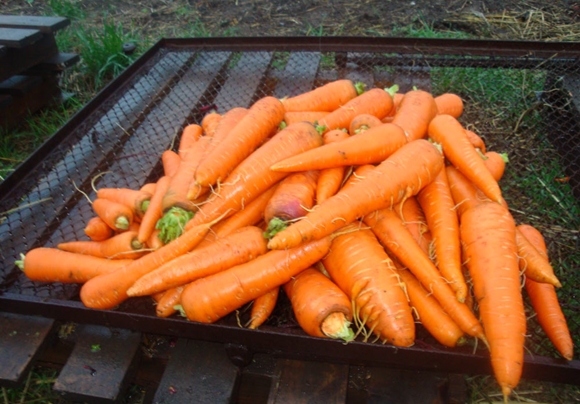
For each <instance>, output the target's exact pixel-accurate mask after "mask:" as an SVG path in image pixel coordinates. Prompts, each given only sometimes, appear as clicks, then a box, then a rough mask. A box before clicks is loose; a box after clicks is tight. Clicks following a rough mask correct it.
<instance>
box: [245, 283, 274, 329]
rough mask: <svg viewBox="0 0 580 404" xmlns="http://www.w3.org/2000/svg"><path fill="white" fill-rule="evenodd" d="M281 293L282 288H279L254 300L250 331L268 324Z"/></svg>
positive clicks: (249, 325)
mask: <svg viewBox="0 0 580 404" xmlns="http://www.w3.org/2000/svg"><path fill="white" fill-rule="evenodd" d="M279 293H280V287H279V286H277V287H275V288H272V289H270V290H269V291H267V292H266V293H264V294H263V295H262V296H258V297H257V298H255V299H254V302H253V303H252V310H251V311H250V321H249V322H248V328H249V329H251V330H253V329H256V328H258V327H259V326H261V325H262V324H264V323H265V322H266V320H267V319H268V317H270V314H272V312H273V311H274V308H275V307H276V302H277V301H278V295H279Z"/></svg>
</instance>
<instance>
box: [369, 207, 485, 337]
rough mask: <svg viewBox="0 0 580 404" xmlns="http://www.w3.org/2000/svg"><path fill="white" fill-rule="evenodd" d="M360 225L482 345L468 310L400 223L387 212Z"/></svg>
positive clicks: (476, 322)
mask: <svg viewBox="0 0 580 404" xmlns="http://www.w3.org/2000/svg"><path fill="white" fill-rule="evenodd" d="M364 222H365V223H366V224H367V225H368V226H370V227H371V230H372V231H373V233H375V235H376V236H377V238H378V239H379V240H380V242H381V244H383V245H384V246H385V248H387V249H388V250H389V251H390V252H391V253H392V254H393V255H394V256H395V257H396V258H397V259H398V260H399V261H400V262H401V264H403V265H404V266H406V267H407V268H408V269H409V271H411V272H412V273H413V275H415V276H416V277H417V279H418V280H419V282H421V285H423V287H424V288H425V289H427V290H428V291H430V292H431V293H432V294H433V296H434V297H435V298H436V299H437V301H438V302H439V304H441V307H443V310H445V312H446V313H447V314H449V316H450V317H451V318H452V319H453V320H454V321H455V322H456V323H457V325H458V326H459V327H460V328H461V329H462V330H463V331H464V332H465V333H466V334H469V335H471V336H473V337H477V338H480V339H481V340H484V341H485V336H484V333H483V329H482V327H481V324H480V323H479V321H477V318H476V317H475V315H474V314H473V313H472V312H471V311H470V310H469V308H468V307H467V306H466V305H465V304H463V303H461V302H459V301H458V300H457V297H456V296H455V293H454V292H453V290H452V289H451V287H450V286H449V284H448V283H447V282H446V281H445V280H444V279H443V278H442V277H441V274H440V273H439V271H438V270H437V267H435V265H434V264H433V263H432V262H431V260H430V259H429V257H428V256H427V255H426V254H425V253H424V252H423V250H422V249H421V247H419V245H418V244H417V243H416V242H415V240H414V239H413V237H412V236H411V234H410V233H409V231H408V230H407V229H406V228H405V226H404V225H403V223H402V221H401V219H400V218H399V217H398V216H397V214H396V213H395V212H394V211H392V210H391V209H380V210H378V211H376V212H373V213H371V214H370V215H366V216H365V218H364Z"/></svg>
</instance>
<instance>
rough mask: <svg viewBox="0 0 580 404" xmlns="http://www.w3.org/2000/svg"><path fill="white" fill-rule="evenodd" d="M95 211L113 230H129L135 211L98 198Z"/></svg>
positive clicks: (94, 205) (94, 204)
mask: <svg viewBox="0 0 580 404" xmlns="http://www.w3.org/2000/svg"><path fill="white" fill-rule="evenodd" d="M92 206H93V210H94V211H95V213H96V214H97V216H99V217H100V218H101V219H103V221H104V222H105V223H107V226H109V227H110V228H112V229H113V230H121V231H122V230H127V229H128V228H129V226H130V225H131V223H133V210H132V209H131V208H129V207H127V206H125V205H123V204H121V203H118V202H115V201H111V200H109V199H104V198H97V199H95V200H94V201H93V205H92Z"/></svg>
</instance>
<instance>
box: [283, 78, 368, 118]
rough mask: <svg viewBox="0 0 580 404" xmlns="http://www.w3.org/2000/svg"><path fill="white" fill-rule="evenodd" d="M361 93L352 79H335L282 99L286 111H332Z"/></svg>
mask: <svg viewBox="0 0 580 404" xmlns="http://www.w3.org/2000/svg"><path fill="white" fill-rule="evenodd" d="M358 94H359V89H358V88H357V86H356V85H355V84H354V83H353V82H352V81H351V80H346V79H343V80H335V81H331V82H329V83H326V84H324V85H322V86H320V87H317V88H315V89H313V90H310V91H307V92H305V93H302V94H298V95H295V96H293V97H288V98H284V99H282V104H284V109H285V110H286V112H302V111H325V112H332V111H334V110H336V109H337V108H340V107H341V106H342V105H344V104H346V103H347V102H348V101H350V100H351V99H353V98H355V97H356V96H357V95H358Z"/></svg>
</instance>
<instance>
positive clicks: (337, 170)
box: [316, 129, 349, 204]
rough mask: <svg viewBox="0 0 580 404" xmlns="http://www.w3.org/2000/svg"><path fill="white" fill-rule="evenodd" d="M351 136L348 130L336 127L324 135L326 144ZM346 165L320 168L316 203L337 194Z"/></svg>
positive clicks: (323, 138)
mask: <svg viewBox="0 0 580 404" xmlns="http://www.w3.org/2000/svg"><path fill="white" fill-rule="evenodd" d="M348 137H349V134H348V132H346V131H345V130H341V129H334V130H331V131H328V132H326V133H325V134H324V135H323V136H322V140H323V142H324V144H330V143H335V142H339V141H341V140H344V139H347V138H348ZM345 172H346V167H333V168H326V169H322V170H320V174H319V175H318V181H317V184H316V203H319V204H320V203H322V202H324V201H325V200H327V199H328V198H330V197H331V196H333V195H335V194H336V193H337V192H338V190H339V189H340V186H341V185H342V182H343V180H344V175H345Z"/></svg>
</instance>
